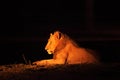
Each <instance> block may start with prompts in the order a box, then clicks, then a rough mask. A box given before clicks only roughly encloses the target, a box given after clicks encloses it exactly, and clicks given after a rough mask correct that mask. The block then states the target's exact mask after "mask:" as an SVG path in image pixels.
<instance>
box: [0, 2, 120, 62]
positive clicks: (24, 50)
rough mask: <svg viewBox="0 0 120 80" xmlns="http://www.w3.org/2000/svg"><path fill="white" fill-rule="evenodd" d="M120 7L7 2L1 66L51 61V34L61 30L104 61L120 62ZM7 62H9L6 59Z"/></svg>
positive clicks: (1, 31)
mask: <svg viewBox="0 0 120 80" xmlns="http://www.w3.org/2000/svg"><path fill="white" fill-rule="evenodd" d="M119 8H120V5H119V2H118V1H117V0H107V1H106V0H70V1H65V0H33V1H30V0H24V2H22V1H15V2H14V1H9V2H3V5H2V9H1V13H2V14H1V21H2V22H1V27H0V37H1V40H0V45H1V50H0V51H1V52H0V55H1V56H0V64H9V63H19V62H24V60H23V58H22V54H24V55H25V56H26V58H27V59H28V60H31V61H35V60H38V59H43V58H49V57H51V56H49V55H47V53H46V51H45V50H44V46H45V44H46V43H47V39H48V38H49V33H50V32H53V31H55V30H60V31H61V32H63V33H66V34H68V35H69V36H70V37H71V38H73V39H74V40H76V41H77V42H78V43H79V44H80V45H81V46H82V47H86V48H91V49H94V50H96V51H98V52H99V55H100V56H101V57H102V61H103V62H120V51H119V48H120V10H119ZM6 59H7V60H6Z"/></svg>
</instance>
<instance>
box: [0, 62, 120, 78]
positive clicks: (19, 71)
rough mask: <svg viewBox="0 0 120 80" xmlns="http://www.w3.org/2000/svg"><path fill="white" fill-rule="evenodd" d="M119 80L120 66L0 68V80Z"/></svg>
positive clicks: (12, 65) (4, 66)
mask: <svg viewBox="0 0 120 80" xmlns="http://www.w3.org/2000/svg"><path fill="white" fill-rule="evenodd" d="M88 79H89V80H120V64H119V63H114V64H99V65H95V64H81V65H80V64H78V65H54V66H36V65H26V64H10V65H1V66H0V80H88Z"/></svg>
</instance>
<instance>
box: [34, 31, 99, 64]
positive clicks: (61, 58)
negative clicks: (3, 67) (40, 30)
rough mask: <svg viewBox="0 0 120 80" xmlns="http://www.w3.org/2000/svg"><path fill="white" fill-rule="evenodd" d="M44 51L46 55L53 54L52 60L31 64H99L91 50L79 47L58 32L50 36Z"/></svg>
mask: <svg viewBox="0 0 120 80" xmlns="http://www.w3.org/2000/svg"><path fill="white" fill-rule="evenodd" d="M45 50H46V51H47V52H48V54H53V59H47V60H41V61H36V62H33V64H37V65H52V64H83V63H85V64H88V63H98V62H99V61H98V59H97V58H96V56H95V55H93V53H94V52H93V51H92V50H88V49H85V48H81V47H79V46H78V45H77V44H76V43H75V42H74V41H73V40H72V39H70V38H69V37H68V36H67V35H66V34H63V33H61V32H60V31H55V32H54V34H52V33H51V34H50V38H49V39H48V43H47V45H46V47H45Z"/></svg>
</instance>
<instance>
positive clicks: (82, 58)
mask: <svg viewBox="0 0 120 80" xmlns="http://www.w3.org/2000/svg"><path fill="white" fill-rule="evenodd" d="M67 58H68V59H67V63H68V64H78V63H79V64H82V63H98V62H99V61H98V60H97V57H96V56H95V55H94V52H92V51H91V52H89V51H88V50H87V49H85V48H80V47H79V48H75V47H73V49H70V50H69V55H68V57H67Z"/></svg>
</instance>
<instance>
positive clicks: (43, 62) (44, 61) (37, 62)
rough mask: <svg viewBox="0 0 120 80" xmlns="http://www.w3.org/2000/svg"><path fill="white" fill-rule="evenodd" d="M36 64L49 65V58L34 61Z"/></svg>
mask: <svg viewBox="0 0 120 80" xmlns="http://www.w3.org/2000/svg"><path fill="white" fill-rule="evenodd" d="M33 64H35V65H47V60H41V61H35V62H33Z"/></svg>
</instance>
